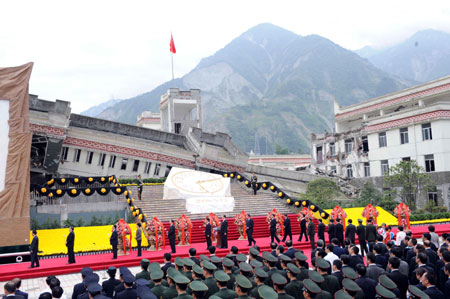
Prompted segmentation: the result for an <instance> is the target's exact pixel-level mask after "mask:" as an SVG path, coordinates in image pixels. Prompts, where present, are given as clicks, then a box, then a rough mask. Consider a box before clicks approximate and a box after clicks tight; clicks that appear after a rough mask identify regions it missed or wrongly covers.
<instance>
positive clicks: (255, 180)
mask: <svg viewBox="0 0 450 299" xmlns="http://www.w3.org/2000/svg"><path fill="white" fill-rule="evenodd" d="M250 183H251V184H252V189H253V195H256V191H257V190H258V186H257V185H258V177H257V176H256V174H255V173H254V172H252V178H251V179H250Z"/></svg>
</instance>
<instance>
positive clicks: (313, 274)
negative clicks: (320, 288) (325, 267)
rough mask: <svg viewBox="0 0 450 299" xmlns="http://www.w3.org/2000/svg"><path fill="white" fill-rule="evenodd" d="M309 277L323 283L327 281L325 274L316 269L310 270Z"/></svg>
mask: <svg viewBox="0 0 450 299" xmlns="http://www.w3.org/2000/svg"><path fill="white" fill-rule="evenodd" d="M308 277H309V279H311V280H312V281H314V282H315V283H322V282H324V281H325V278H323V276H322V275H320V273H319V272H317V271H315V270H311V271H308Z"/></svg>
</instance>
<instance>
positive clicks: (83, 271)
mask: <svg viewBox="0 0 450 299" xmlns="http://www.w3.org/2000/svg"><path fill="white" fill-rule="evenodd" d="M92 273H94V271H92V269H91V268H89V267H84V268H83V269H81V275H83V276H84V277H86V276H88V275H89V274H92Z"/></svg>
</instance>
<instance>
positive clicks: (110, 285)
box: [102, 267, 120, 298]
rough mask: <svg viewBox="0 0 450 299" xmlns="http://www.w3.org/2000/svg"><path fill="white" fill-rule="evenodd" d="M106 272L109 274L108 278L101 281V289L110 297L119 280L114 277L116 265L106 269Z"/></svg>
mask: <svg viewBox="0 0 450 299" xmlns="http://www.w3.org/2000/svg"><path fill="white" fill-rule="evenodd" d="M106 272H107V273H108V275H109V279H108V280H105V281H104V282H103V283H102V290H103V293H104V294H106V296H108V297H109V298H112V296H113V294H114V288H115V287H116V286H117V285H119V284H120V280H118V279H116V272H117V269H116V267H109V268H108V270H106Z"/></svg>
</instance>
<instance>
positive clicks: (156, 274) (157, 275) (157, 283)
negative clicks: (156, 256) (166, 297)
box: [150, 269, 168, 299]
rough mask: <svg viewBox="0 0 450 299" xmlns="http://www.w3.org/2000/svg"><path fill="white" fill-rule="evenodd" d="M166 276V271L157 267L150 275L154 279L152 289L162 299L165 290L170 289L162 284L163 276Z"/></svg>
mask: <svg viewBox="0 0 450 299" xmlns="http://www.w3.org/2000/svg"><path fill="white" fill-rule="evenodd" d="M163 276H164V272H163V271H161V270H160V269H157V270H156V269H155V270H153V271H152V273H151V274H150V277H151V279H152V281H153V285H154V286H153V287H151V288H150V289H151V290H152V292H153V294H155V296H156V298H158V299H161V298H162V297H163V294H164V292H165V291H166V290H167V289H168V288H167V287H165V286H163V285H162V278H163Z"/></svg>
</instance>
